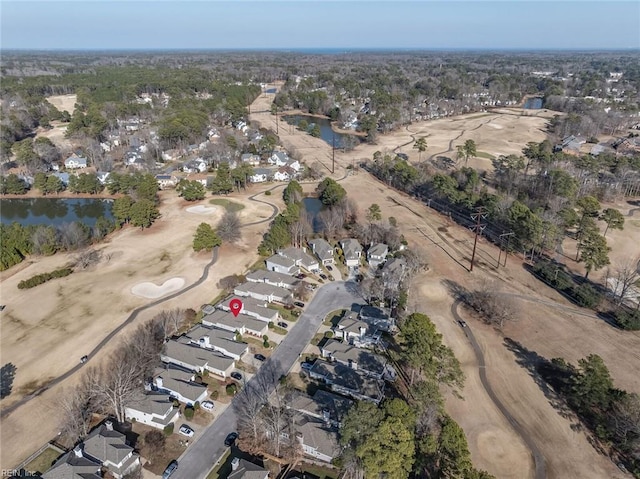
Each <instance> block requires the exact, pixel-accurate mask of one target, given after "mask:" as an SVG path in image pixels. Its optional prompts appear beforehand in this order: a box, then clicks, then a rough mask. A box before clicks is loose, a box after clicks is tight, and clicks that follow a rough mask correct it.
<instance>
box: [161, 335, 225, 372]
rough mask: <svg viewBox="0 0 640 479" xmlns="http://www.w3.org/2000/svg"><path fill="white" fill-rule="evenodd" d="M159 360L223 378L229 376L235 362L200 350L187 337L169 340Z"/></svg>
mask: <svg viewBox="0 0 640 479" xmlns="http://www.w3.org/2000/svg"><path fill="white" fill-rule="evenodd" d="M160 359H161V360H162V361H163V362H165V363H171V364H175V365H177V366H182V367H183V368H187V369H190V370H192V371H196V372H199V373H201V372H204V371H208V372H210V373H212V374H216V375H218V376H221V377H223V378H226V377H227V376H229V374H231V371H232V370H233V368H234V367H235V360H234V359H233V358H230V357H229V356H225V355H223V354H220V353H218V352H216V351H212V350H211V349H207V348H201V347H199V346H197V345H195V344H193V343H191V340H190V339H189V338H187V337H183V338H180V339H178V340H173V339H170V340H169V341H167V342H166V343H165V345H164V352H163V353H162V354H161V355H160Z"/></svg>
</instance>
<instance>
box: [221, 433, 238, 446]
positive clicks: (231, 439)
mask: <svg viewBox="0 0 640 479" xmlns="http://www.w3.org/2000/svg"><path fill="white" fill-rule="evenodd" d="M236 439H238V433H237V432H231V433H229V434H228V435H227V437H226V438H225V439H224V445H225V446H227V447H231V446H233V445H234V444H235V443H236Z"/></svg>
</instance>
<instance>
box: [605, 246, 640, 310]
mask: <svg viewBox="0 0 640 479" xmlns="http://www.w3.org/2000/svg"><path fill="white" fill-rule="evenodd" d="M639 266H640V258H634V259H629V260H627V261H624V262H620V263H618V264H616V266H615V270H614V271H613V275H611V276H610V275H609V274H607V277H608V278H611V279H612V280H613V281H614V282H615V284H613V288H612V290H613V294H614V297H615V298H616V303H617V304H618V306H620V305H621V304H622V303H623V302H624V300H625V297H626V296H627V295H628V294H629V292H630V290H631V288H632V287H633V285H634V284H635V283H636V282H637V281H638V279H640V274H639V273H638V267H639ZM607 286H608V285H607Z"/></svg>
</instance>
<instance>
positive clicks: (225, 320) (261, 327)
mask: <svg viewBox="0 0 640 479" xmlns="http://www.w3.org/2000/svg"><path fill="white" fill-rule="evenodd" d="M250 299H251V298H244V301H243V303H247V302H248V301H249V300H250ZM243 309H244V308H243ZM264 309H266V308H264ZM268 311H269V314H270V315H271V319H270V321H266V320H264V321H263V320H260V319H256V318H255V317H253V316H249V315H248V314H246V311H245V314H242V313H241V314H238V316H234V315H233V314H231V312H230V311H224V310H222V309H216V310H215V311H214V312H213V313H211V314H208V315H206V316H205V317H203V318H202V324H203V325H205V326H209V327H215V328H220V329H224V330H225V331H229V332H231V333H234V334H235V333H236V332H238V333H240V334H241V335H243V336H244V335H245V334H249V335H251V336H256V337H258V338H262V336H264V335H265V334H268V331H269V322H272V321H273V322H275V321H277V319H278V312H277V311H275V310H273V309H269V310H268Z"/></svg>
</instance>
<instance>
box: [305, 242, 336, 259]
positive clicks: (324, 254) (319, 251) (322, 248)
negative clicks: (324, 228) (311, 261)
mask: <svg viewBox="0 0 640 479" xmlns="http://www.w3.org/2000/svg"><path fill="white" fill-rule="evenodd" d="M309 244H310V245H311V246H312V248H313V251H314V253H315V255H316V256H317V257H318V258H320V260H322V261H324V260H326V259H333V247H332V246H331V245H330V244H329V243H328V242H327V241H326V240H325V239H323V238H316V239H312V240H311V241H309Z"/></svg>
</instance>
